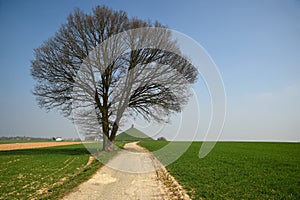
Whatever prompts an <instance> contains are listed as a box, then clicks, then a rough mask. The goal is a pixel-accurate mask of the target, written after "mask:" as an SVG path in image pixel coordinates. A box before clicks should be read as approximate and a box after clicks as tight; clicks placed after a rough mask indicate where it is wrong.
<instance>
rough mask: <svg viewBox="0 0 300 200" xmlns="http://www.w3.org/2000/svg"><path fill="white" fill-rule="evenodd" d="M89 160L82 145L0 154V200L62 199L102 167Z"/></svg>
mask: <svg viewBox="0 0 300 200" xmlns="http://www.w3.org/2000/svg"><path fill="white" fill-rule="evenodd" d="M106 156H107V155H106ZM110 156H113V155H110ZM89 157H90V153H89V152H88V151H87V150H86V148H85V147H84V145H82V144H78V145H69V146H58V147H47V148H39V149H22V150H11V151H0V199H57V198H59V197H62V196H63V195H64V194H65V193H67V192H69V191H70V190H72V189H73V188H74V187H76V186H77V185H79V184H80V183H81V182H83V181H85V180H87V179H89V178H90V177H91V175H92V174H93V173H94V172H95V171H96V170H97V169H99V168H100V167H101V166H102V164H101V163H100V162H99V161H97V160H94V161H92V162H89V164H87V163H88V161H89ZM108 157H109V156H108ZM108 159H109V158H107V160H108Z"/></svg>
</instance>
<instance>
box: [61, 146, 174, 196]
mask: <svg viewBox="0 0 300 200" xmlns="http://www.w3.org/2000/svg"><path fill="white" fill-rule="evenodd" d="M124 148H125V151H121V152H120V153H118V155H117V156H115V157H114V158H113V159H112V160H110V161H109V162H108V164H107V165H105V166H103V167H102V168H101V169H100V170H99V171H98V172H97V173H96V174H95V175H94V176H93V177H92V178H91V179H89V180H88V181H87V182H85V183H83V184H81V185H80V186H79V187H78V188H76V189H75V191H74V192H72V193H70V194H69V195H67V196H65V197H64V200H85V199H89V200H93V199H95V200H96V199H97V200H101V199H103V200H104V199H105V200H108V199H113V200H118V199H122V200H126V199H130V200H134V199H143V200H145V199H151V200H152V199H169V198H168V196H167V190H166V189H165V187H164V186H163V183H161V182H160V181H158V177H157V173H156V169H157V168H159V167H160V166H159V165H160V163H159V162H158V161H157V160H156V159H155V158H154V157H153V156H152V155H151V154H150V153H148V152H147V151H146V150H145V149H143V148H142V147H140V146H138V145H137V144H136V143H129V144H126V145H125V147H124Z"/></svg>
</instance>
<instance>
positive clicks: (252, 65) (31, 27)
mask: <svg viewBox="0 0 300 200" xmlns="http://www.w3.org/2000/svg"><path fill="white" fill-rule="evenodd" d="M96 5H107V6H108V7H111V8H113V9H117V10H120V9H121V10H124V11H126V12H127V13H128V15H129V16H137V17H139V18H142V19H150V20H153V21H154V20H158V21H160V22H161V23H163V24H166V25H167V26H168V27H169V28H171V29H174V30H176V31H180V32H182V33H184V34H186V35H188V36H190V37H191V38H193V39H194V40H196V41H197V42H198V43H199V44H201V45H202V46H203V47H204V48H205V49H206V51H207V52H208V53H209V54H210V56H211V57H212V59H213V60H214V62H215V63H216V65H217V66H218V68H219V71H220V73H221V75H222V77H223V81H224V85H225V88H226V92H227V118H226V122H225V126H224V130H223V133H222V135H221V139H223V140H284V141H299V139H300V23H299V22H300V2H299V1H297V0H287V1H276V0H269V1H268V0H266V1H264V0H252V1H239V0H237V1H214V0H212V1H174V0H172V1H158V0H153V1H138V0H130V1H90V0H85V1H82V0H72V1H71V0H51V1H37V0H36V1H32V0H27V1H21V0H20V1H15V0H10V1H4V0H0V27H1V29H0V43H1V45H0V69H1V72H0V92H1V93H0V94H1V98H0V136H17V135H20V136H36V137H40V136H43V137H52V136H62V137H78V136H77V133H76V130H75V128H74V125H73V124H72V123H71V122H69V121H68V120H67V119H64V118H63V117H61V116H60V115H59V114H58V113H57V112H50V113H46V112H45V111H44V110H41V109H40V108H39V107H38V106H37V104H36V102H35V97H34V96H33V95H32V94H31V91H32V89H33V87H34V81H33V79H32V78H31V76H30V60H31V59H33V49H34V48H36V47H38V46H39V45H41V44H42V42H43V41H45V40H47V39H48V38H49V37H51V36H53V35H54V33H55V32H56V31H57V30H58V28H59V27H60V25H61V24H62V23H64V22H66V17H67V15H68V14H69V13H70V12H71V11H73V10H74V9H75V8H81V9H82V10H84V11H85V12H91V10H92V8H93V7H95V6H96ZM199 85H201V83H199ZM201 88H204V87H202V86H199V88H198V89H196V90H197V91H196V93H197V96H198V98H199V103H200V110H201V112H203V114H202V115H201V116H203V117H201V120H202V121H201V127H200V129H199V130H200V132H199V136H198V137H197V138H198V139H201V134H202V135H203V133H202V132H203V131H205V129H206V128H207V126H208V125H207V124H208V121H209V114H208V113H209V99H208V98H207V94H205V93H207V91H205V89H201ZM191 120H192V119H191ZM186 131H187V132H189V131H190V130H188V129H187V130H186ZM165 136H166V137H167V138H172V135H171V133H165ZM182 139H185V138H182ZM187 139H188V138H187Z"/></svg>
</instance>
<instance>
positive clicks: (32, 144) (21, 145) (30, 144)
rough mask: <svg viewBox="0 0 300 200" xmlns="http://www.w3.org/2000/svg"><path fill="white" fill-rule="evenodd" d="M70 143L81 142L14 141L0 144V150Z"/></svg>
mask: <svg viewBox="0 0 300 200" xmlns="http://www.w3.org/2000/svg"><path fill="white" fill-rule="evenodd" d="M72 144H81V142H28V143H27V142H26V143H14V144H0V151H7V150H16V149H33V148H41V147H53V146H65V145H72Z"/></svg>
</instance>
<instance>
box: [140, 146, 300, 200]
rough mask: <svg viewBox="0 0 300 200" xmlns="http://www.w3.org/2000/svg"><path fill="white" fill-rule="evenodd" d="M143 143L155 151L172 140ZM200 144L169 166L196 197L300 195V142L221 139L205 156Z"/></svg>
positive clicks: (162, 160) (249, 197)
mask: <svg viewBox="0 0 300 200" xmlns="http://www.w3.org/2000/svg"><path fill="white" fill-rule="evenodd" d="M180 143H181V142H178V145H180ZM139 144H140V145H141V146H143V147H146V148H147V149H149V150H150V151H155V150H158V149H160V148H162V147H163V146H164V145H166V144H168V142H161V141H143V142H140V143H139ZM200 146H201V143H200V142H193V143H192V145H191V146H190V148H189V149H188V150H187V151H186V152H185V153H184V154H183V156H181V157H180V158H179V159H178V160H177V161H175V162H174V163H172V164H170V165H169V166H167V167H166V168H167V170H168V171H169V172H170V173H171V175H173V176H174V177H175V179H176V180H177V181H178V182H179V183H180V184H181V185H182V186H183V187H184V188H185V189H186V190H187V191H188V193H189V195H190V196H192V197H193V199H300V144H299V143H255V142H219V143H217V144H216V146H215V148H214V149H213V151H212V152H211V153H210V154H208V156H206V157H205V158H203V159H199V158H198V152H199V149H200ZM158 159H159V160H161V162H164V161H165V160H167V159H168V155H159V156H158Z"/></svg>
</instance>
